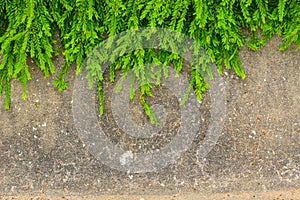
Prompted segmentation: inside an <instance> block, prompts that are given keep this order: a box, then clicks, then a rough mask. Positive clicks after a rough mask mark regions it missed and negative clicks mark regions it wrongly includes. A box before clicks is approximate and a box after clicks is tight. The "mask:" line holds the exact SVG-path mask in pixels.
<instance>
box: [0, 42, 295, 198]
mask: <svg viewBox="0 0 300 200" xmlns="http://www.w3.org/2000/svg"><path fill="white" fill-rule="evenodd" d="M279 44H280V39H279V38H277V37H274V38H273V39H272V40H271V41H270V42H268V43H267V44H266V46H265V47H264V48H263V49H261V50H260V51H256V52H253V51H249V50H247V49H246V48H244V49H242V50H241V51H240V57H241V59H242V65H243V68H244V69H245V71H246V75H247V78H246V79H245V80H241V79H239V78H237V77H236V76H235V75H234V74H233V73H232V71H226V73H225V75H224V79H225V83H226V101H227V102H226V105H227V115H226V116H227V117H226V121H225V125H224V127H223V130H222V134H221V135H220V138H219V140H218V142H217V144H216V146H215V147H214V148H213V150H212V151H211V152H210V153H209V155H208V156H207V157H206V159H203V160H199V159H197V158H198V157H197V149H198V148H199V145H201V141H202V140H203V138H204V137H205V135H204V133H205V128H206V126H205V124H204V125H203V126H202V129H203V130H199V134H198V136H197V137H196V139H195V140H194V142H193V144H192V145H191V147H190V149H189V150H188V151H187V152H185V153H184V155H182V157H181V158H180V159H179V160H177V162H176V163H175V164H172V165H169V166H168V167H166V168H164V169H162V170H159V171H158V172H155V173H141V174H130V173H129V174H128V173H123V172H119V171H117V170H113V169H111V168H109V167H108V166H106V165H103V164H102V163H101V162H100V161H98V160H97V159H95V158H94V157H93V156H92V155H91V154H90V153H89V152H88V151H87V150H86V148H84V147H83V143H82V141H81V140H80V138H79V137H78V134H77V131H76V129H75V127H74V123H73V115H72V91H73V84H74V79H75V77H74V76H73V74H74V71H72V70H70V72H69V74H70V75H69V76H68V77H67V82H68V84H69V88H68V90H65V91H63V92H58V91H57V90H56V89H55V88H54V87H53V86H52V84H51V83H52V81H53V79H54V77H52V78H50V79H45V78H43V75H42V74H41V72H40V71H39V70H36V67H35V66H34V65H32V78H33V79H32V81H30V82H29V83H28V98H27V99H26V100H25V101H24V100H22V99H21V92H22V90H21V87H20V85H19V84H18V83H17V82H16V81H13V82H12V104H11V105H12V108H11V110H9V111H4V110H3V107H1V109H0V113H1V115H0V127H1V129H0V135H1V137H0V194H2V195H4V196H7V195H18V194H20V195H21V194H27V193H30V194H33V195H34V194H40V193H41V192H45V193H47V191H49V192H50V191H55V193H56V194H58V195H60V194H61V195H72V194H74V195H76V194H77V195H78V194H80V195H81V194H82V195H89V194H109V195H112V194H142V195H147V194H150V195H151V194H157V193H159V194H162V195H168V194H174V193H189V192H191V191H193V192H200V193H203V192H205V193H206V192H207V193H219V192H221V193H232V192H238V191H268V190H284V189H299V187H300V146H299V144H300V116H299V113H300V107H299V104H300V52H295V50H294V49H295V48H293V47H292V48H290V49H288V50H287V51H285V52H280V51H278V50H277V49H278V46H279ZM55 62H56V63H55V64H56V66H59V65H61V64H62V62H63V59H62V57H58V58H55ZM71 74H72V75H71ZM111 87H113V86H109V85H108V86H107V89H110V88H111ZM156 94H157V96H160V97H161V98H158V99H157V100H154V102H153V104H155V103H156V102H155V101H159V99H162V98H164V97H163V94H164V91H162V90H161V91H160V90H157V91H156ZM168 96H170V95H168ZM172 98H173V97H172V96H171V97H170V99H169V100H168V101H166V102H169V103H170V104H171V106H170V104H169V107H167V109H168V110H169V111H168V112H174V113H175V112H176V110H177V109H176V107H177V106H178V105H177V104H176V103H174V99H172ZM206 99H207V98H206ZM108 100H109V99H108ZM0 103H3V97H2V98H1V102H0ZM137 105H138V104H134V103H133V104H132V105H131V109H132V113H133V114H134V113H135V114H134V115H133V119H134V120H135V121H136V122H137V123H144V121H143V120H144V119H143V117H142V114H140V113H141V112H140V108H138V107H135V106H137ZM202 105H203V107H202V108H200V109H201V113H202V114H203V117H204V118H205V120H207V121H208V120H209V115H208V114H207V109H208V108H207V106H209V101H204V102H203V103H202ZM106 108H107V109H108V110H109V106H106ZM172 116H174V119H171V118H168V120H169V121H166V124H169V125H170V124H171V125H170V126H169V127H166V129H165V130H166V132H165V133H164V134H162V135H159V136H157V138H156V139H155V141H156V143H155V145H156V146H155V148H159V147H161V146H163V145H164V144H166V143H167V142H168V139H171V138H172V136H173V135H174V132H173V131H170V130H175V129H176V128H177V126H175V124H176V123H175V122H176V121H177V120H178V117H177V115H176V114H174V115H172ZM99 119H101V120H100V124H101V125H102V126H104V127H105V131H106V132H107V134H108V135H110V138H111V139H112V140H113V141H114V142H115V143H116V144H119V145H120V146H123V147H126V148H128V149H132V150H136V151H138V147H139V146H142V145H144V143H143V142H142V141H136V140H134V139H133V138H130V137H128V136H126V135H125V134H124V133H121V132H120V134H119V135H118V134H116V131H117V130H118V127H115V124H114V122H113V119H112V118H111V113H109V111H108V112H106V115H105V116H104V117H100V118H99ZM172 124H173V126H172ZM151 142H152V143H151ZM148 143H149V144H148V145H144V146H143V147H145V149H147V148H148V150H149V149H150V150H151V148H152V146H153V141H148ZM50 193H52V192H50Z"/></svg>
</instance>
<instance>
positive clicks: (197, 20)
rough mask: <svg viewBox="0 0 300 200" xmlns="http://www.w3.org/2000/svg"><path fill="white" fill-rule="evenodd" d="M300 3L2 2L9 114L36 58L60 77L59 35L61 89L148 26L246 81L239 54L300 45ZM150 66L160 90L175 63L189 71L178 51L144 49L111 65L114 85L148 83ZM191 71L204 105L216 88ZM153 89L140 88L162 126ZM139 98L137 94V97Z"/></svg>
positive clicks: (0, 70)
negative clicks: (91, 59) (88, 62)
mask: <svg viewBox="0 0 300 200" xmlns="http://www.w3.org/2000/svg"><path fill="white" fill-rule="evenodd" d="M299 4H300V3H299V1H298V0H269V1H267V0H239V1H234V0H161V1H157V0H110V1H109V0H103V1H96V0H88V1H84V0H70V1H66V0H53V1H44V0H0V12H1V14H0V45H1V46H0V47H1V50H0V54H1V55H2V59H1V60H2V61H1V64H0V92H1V93H2V91H3V90H4V91H5V96H6V97H5V108H6V109H9V105H10V81H11V80H12V79H13V78H16V79H18V80H19V81H20V82H21V84H22V87H23V91H24V92H23V98H26V82H27V81H28V80H30V78H31V77H30V73H29V70H28V65H27V60H28V57H30V58H32V59H33V60H34V61H35V63H36V64H37V66H38V67H39V68H40V69H41V70H42V71H43V72H44V74H45V76H49V75H50V74H51V73H54V71H55V69H54V66H53V63H52V61H51V58H52V56H53V54H54V50H53V44H54V43H55V41H54V40H53V33H54V31H56V30H58V31H59V35H60V38H61V42H62V44H63V47H64V49H63V55H64V57H65V63H64V65H63V66H62V68H61V70H60V72H59V75H58V77H57V79H56V81H55V82H54V85H55V86H56V87H57V88H58V89H59V90H64V89H65V88H67V83H66V82H65V80H64V76H65V75H66V73H67V71H68V68H69V66H70V65H71V64H72V63H73V62H76V64H77V65H76V66H77V67H76V72H77V73H80V71H81V66H82V63H83V61H84V59H85V58H86V56H87V55H88V54H89V53H90V52H91V51H92V49H93V48H95V47H96V46H97V44H98V43H99V42H101V41H103V40H104V39H107V38H109V37H110V36H113V35H115V34H118V33H121V32H122V31H126V30H128V29H137V28H140V27H161V28H167V29H171V30H175V31H178V32H181V33H184V34H186V35H188V36H189V37H191V38H192V39H193V40H195V41H197V42H198V43H199V44H200V45H201V46H202V47H203V48H204V49H205V50H206V51H207V53H208V54H209V55H210V56H211V58H212V61H213V62H214V63H215V64H216V65H217V67H218V70H219V72H220V73H222V69H223V67H225V68H227V69H230V68H233V69H234V71H235V72H236V74H237V75H238V76H240V77H241V78H245V77H246V75H245V74H244V71H243V70H242V66H241V62H240V59H239V56H238V51H239V49H240V47H242V46H243V45H244V44H246V45H247V46H248V47H249V48H250V49H252V50H257V49H259V48H261V47H263V45H264V43H265V42H266V41H267V40H269V39H270V38H271V37H272V36H273V35H274V34H278V35H279V36H281V37H282V39H283V44H282V45H281V46H280V50H285V49H286V48H287V47H288V46H290V45H291V44H292V43H295V44H296V45H297V46H298V48H299V47H300V37H299V35H300V5H299ZM242 29H247V30H248V31H249V32H250V33H251V37H250V38H247V37H246V35H245V34H244V33H243V32H242V31H241V30H242ZM258 31H260V33H261V37H259V36H258ZM127 45H130V44H127V43H126V41H124V42H123V43H122V44H121V46H120V48H126V46H127ZM116 56H119V55H116ZM150 62H152V63H157V64H160V63H161V64H163V65H164V66H165V67H164V68H163V69H162V71H160V72H157V74H156V75H155V77H156V80H157V84H158V85H159V83H160V78H161V77H162V74H164V75H166V74H167V70H168V69H167V67H166V66H167V65H169V64H170V63H172V66H173V67H174V69H175V71H177V72H180V71H181V69H182V67H183V66H182V62H183V58H181V57H179V56H178V55H176V54H175V53H170V52H167V51H156V50H155V49H139V50H135V51H133V52H129V53H127V54H126V55H123V56H122V57H120V59H117V61H116V62H114V63H112V64H111V66H110V80H111V81H114V79H115V75H114V73H115V71H116V70H121V71H122V76H126V74H127V72H128V71H129V70H133V71H134V75H135V76H134V79H138V80H140V81H145V82H147V81H146V79H147V76H146V75H145V74H146V73H147V72H146V71H145V69H143V68H142V67H141V66H142V64H143V63H150ZM190 67H191V80H190V88H189V89H191V88H194V89H195V92H196V94H197V98H199V99H200V98H202V96H201V94H202V92H203V91H205V90H206V89H207V87H208V86H207V84H206V83H205V82H204V81H203V78H202V77H201V73H199V69H198V68H197V66H190ZM90 69H91V70H95V68H90ZM202 70H203V69H202ZM204 71H205V70H204ZM206 71H207V69H206ZM207 72H209V70H208V71H207ZM92 73H94V74H97V73H99V72H97V71H95V72H92ZM161 73H162V74H161ZM96 78H98V80H96V79H95V77H94V79H93V80H95V81H98V82H97V85H98V96H99V101H100V113H101V114H102V113H103V94H102V82H101V81H102V77H101V75H99V74H98V76H97V77H96ZM151 87H152V85H151V84H145V85H143V86H142V87H141V88H140V91H141V97H140V101H141V103H142V105H143V107H144V109H145V111H146V113H147V115H148V116H149V117H150V120H151V121H152V122H153V123H155V117H154V116H153V113H152V112H151V110H150V108H149V106H148V104H147V103H146V102H145V99H144V95H149V96H151ZM133 95H134V93H133V92H132V94H131V97H133Z"/></svg>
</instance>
